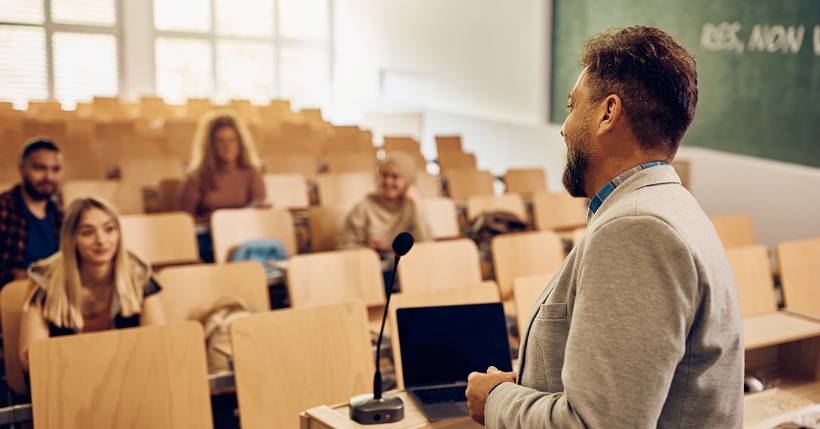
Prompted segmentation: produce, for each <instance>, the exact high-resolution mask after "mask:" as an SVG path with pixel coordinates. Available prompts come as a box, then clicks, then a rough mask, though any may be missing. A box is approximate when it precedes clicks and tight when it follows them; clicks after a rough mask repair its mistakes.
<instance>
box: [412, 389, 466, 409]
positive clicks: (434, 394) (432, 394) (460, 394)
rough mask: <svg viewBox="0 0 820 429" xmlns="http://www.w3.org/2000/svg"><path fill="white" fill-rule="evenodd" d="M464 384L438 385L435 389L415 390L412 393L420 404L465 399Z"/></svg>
mask: <svg viewBox="0 0 820 429" xmlns="http://www.w3.org/2000/svg"><path fill="white" fill-rule="evenodd" d="M465 391H466V387H465V386H453V387H440V388H435V389H425V390H415V391H413V393H415V394H416V396H417V397H418V398H419V401H421V403H422V404H425V405H429V404H442V403H445V402H462V401H466V400H467V398H466V396H465V393H464V392H465Z"/></svg>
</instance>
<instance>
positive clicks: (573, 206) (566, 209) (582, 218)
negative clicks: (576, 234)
mask: <svg viewBox="0 0 820 429" xmlns="http://www.w3.org/2000/svg"><path fill="white" fill-rule="evenodd" d="M532 208H533V217H534V218H535V227H536V228H538V229H539V230H542V231H566V230H574V229H576V228H578V227H582V226H585V225H586V223H587V208H588V204H587V200H586V199H583V198H573V197H572V196H571V195H569V194H568V193H566V192H555V193H551V194H538V195H535V196H533V198H532Z"/></svg>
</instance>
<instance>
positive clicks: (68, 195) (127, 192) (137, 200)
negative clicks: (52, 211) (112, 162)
mask: <svg viewBox="0 0 820 429" xmlns="http://www.w3.org/2000/svg"><path fill="white" fill-rule="evenodd" d="M62 188H63V204H64V205H65V207H68V205H69V204H71V202H72V201H74V200H76V199H78V198H83V197H92V196H93V197H98V198H102V199H104V200H106V201H108V202H110V203H111V204H113V205H114V207H116V208H117V210H118V211H119V213H120V214H139V213H143V212H145V206H144V202H143V199H142V190H141V189H140V188H139V187H138V186H136V185H134V184H131V183H124V182H119V181H115V180H69V181H66V182H65V183H64V184H63V187H62Z"/></svg>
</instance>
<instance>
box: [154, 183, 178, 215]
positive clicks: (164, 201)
mask: <svg viewBox="0 0 820 429" xmlns="http://www.w3.org/2000/svg"><path fill="white" fill-rule="evenodd" d="M181 193H182V179H181V178H180V179H178V178H168V179H162V180H160V182H159V187H158V190H157V199H158V200H159V210H160V211H163V212H173V211H177V210H179V198H180V194H181Z"/></svg>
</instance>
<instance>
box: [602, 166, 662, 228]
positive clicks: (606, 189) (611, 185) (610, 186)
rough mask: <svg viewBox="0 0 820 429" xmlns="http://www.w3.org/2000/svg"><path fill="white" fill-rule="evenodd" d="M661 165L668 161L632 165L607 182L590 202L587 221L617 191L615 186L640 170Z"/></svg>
mask: <svg viewBox="0 0 820 429" xmlns="http://www.w3.org/2000/svg"><path fill="white" fill-rule="evenodd" d="M659 165H667V162H666V161H651V162H647V163H645V164H641V165H638V166H635V167H632V168H630V169H629V170H627V171H625V172H623V173H621V174H619V175H618V177H616V178H614V179H612V180H610V181H609V182H606V184H605V185H604V186H603V187H602V188H601V190H600V191H598V193H597V194H595V196H594V197H592V200H590V202H589V210H587V221H589V220H590V219H592V216H593V215H595V212H597V211H598V209H599V208H601V205H603V204H604V201H605V200H606V199H607V197H609V195H610V194H612V192H613V191H615V188H617V187H618V186H619V185H620V184H621V183H624V182H625V181H626V179H629V178H630V177H632V176H633V175H635V173H637V172H639V171H643V170H646V169H647V168H652V167H657V166H659Z"/></svg>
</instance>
